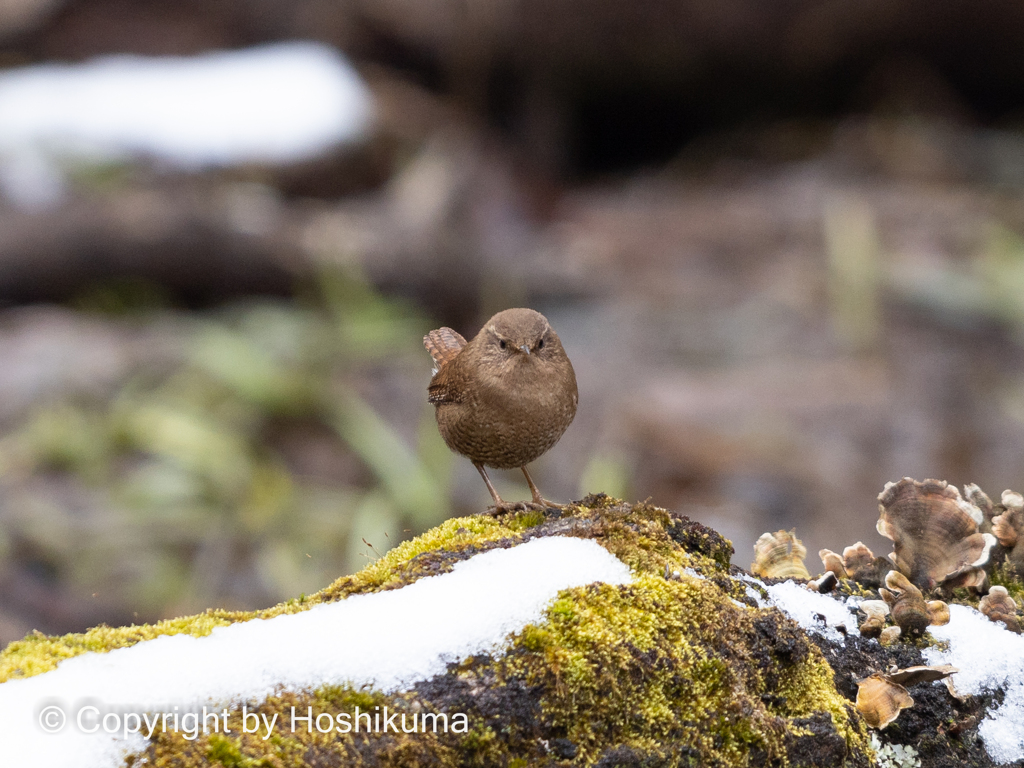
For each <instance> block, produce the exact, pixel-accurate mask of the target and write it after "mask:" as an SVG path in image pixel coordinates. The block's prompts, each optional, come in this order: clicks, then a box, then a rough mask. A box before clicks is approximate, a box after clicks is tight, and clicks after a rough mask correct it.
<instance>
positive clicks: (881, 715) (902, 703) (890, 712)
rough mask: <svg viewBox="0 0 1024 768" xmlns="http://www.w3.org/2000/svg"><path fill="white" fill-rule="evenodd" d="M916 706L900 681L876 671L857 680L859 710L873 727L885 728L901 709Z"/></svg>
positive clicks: (897, 715)
mask: <svg viewBox="0 0 1024 768" xmlns="http://www.w3.org/2000/svg"><path fill="white" fill-rule="evenodd" d="M912 706H914V699H913V698H912V697H911V696H910V694H909V693H908V692H907V689H906V688H904V687H903V686H902V685H900V684H899V683H894V682H892V681H890V680H888V679H886V677H885V676H884V675H882V674H881V673H879V672H876V673H875V674H873V675H870V676H869V677H866V678H864V679H863V680H858V681H857V711H858V712H860V713H861V715H862V716H863V717H864V721H865V722H866V723H867V724H868V725H869V726H871V727H872V728H879V729H881V728H885V726H887V725H888V724H889V723H891V722H892V721H893V720H895V719H896V718H897V717H899V714H900V711H901V710H904V709H906V708H907V707H912Z"/></svg>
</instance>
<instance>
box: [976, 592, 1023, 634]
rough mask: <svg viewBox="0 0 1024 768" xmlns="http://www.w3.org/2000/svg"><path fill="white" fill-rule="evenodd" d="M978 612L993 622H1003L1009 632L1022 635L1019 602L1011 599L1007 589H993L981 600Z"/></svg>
mask: <svg viewBox="0 0 1024 768" xmlns="http://www.w3.org/2000/svg"><path fill="white" fill-rule="evenodd" d="M978 610H979V611H981V612H982V613H983V614H985V615H986V616H988V618H989V619H990V620H991V621H1001V622H1002V623H1003V624H1004V625H1005V626H1006V628H1007V629H1008V630H1010V631H1011V632H1016V633H1017V634H1020V631H1021V626H1020V619H1019V618H1018V617H1017V602H1016V601H1015V600H1014V599H1013V598H1012V597H1010V593H1009V592H1007V591H1006V587H992V588H991V589H990V590H989V591H988V594H987V595H985V596H984V597H983V598H981V602H980V603H978Z"/></svg>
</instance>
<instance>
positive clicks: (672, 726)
mask: <svg viewBox="0 0 1024 768" xmlns="http://www.w3.org/2000/svg"><path fill="white" fill-rule="evenodd" d="M541 536H575V537H580V538H590V539H594V540H596V541H597V542H598V543H600V544H601V545H602V546H604V547H605V548H606V549H608V550H609V551H610V552H612V553H613V554H615V555H616V556H618V557H619V558H620V559H621V560H622V561H623V562H625V563H626V564H628V565H629V566H630V567H631V568H632V569H633V572H634V579H633V581H632V582H631V583H629V584H626V585H622V586H611V585H606V584H591V585H589V586H585V587H580V588H576V589H569V590H565V591H563V592H562V593H560V595H559V597H558V598H557V599H556V600H555V601H554V602H553V604H552V605H551V606H550V607H549V608H548V609H547V611H546V614H545V618H544V620H542V621H540V622H538V623H537V624H533V625H529V626H527V627H525V628H523V630H522V631H520V632H519V633H517V634H516V635H514V636H513V637H512V638H511V639H510V642H509V644H508V649H507V651H506V652H505V653H504V654H503V655H502V656H500V657H498V658H495V657H492V656H486V655H485V656H476V657H473V658H468V659H464V660H462V661H461V662H459V663H457V664H452V665H450V666H449V668H448V670H447V672H446V673H445V674H444V675H439V676H437V677H435V678H433V679H430V680H426V681H423V682H421V683H419V684H417V685H416V686H415V687H414V688H413V689H411V690H408V691H405V692H401V693H397V694H384V693H381V692H377V691H372V690H364V689H353V688H346V687H328V688H322V689H319V690H316V691H303V692H285V693H280V694H279V695H277V696H275V697H272V698H270V699H268V700H266V701H264V702H261V703H260V704H259V705H258V708H257V710H256V711H258V712H259V713H260V714H261V715H266V716H267V717H268V718H271V717H273V715H274V714H277V715H278V716H279V720H283V719H284V718H286V717H288V716H290V714H289V713H290V712H291V708H292V707H293V706H294V707H295V708H296V709H297V710H298V711H306V710H307V708H308V707H312V708H313V710H314V711H316V712H322V711H338V712H342V711H352V710H353V709H354V707H356V706H359V707H361V709H362V711H364V712H365V711H369V710H373V711H383V709H384V708H385V707H387V708H388V710H389V711H390V712H399V713H405V714H416V713H419V714H423V713H432V714H437V715H438V716H440V715H443V714H447V713H455V712H461V713H465V714H466V715H467V716H468V724H469V727H468V728H462V729H460V730H459V732H456V730H455V729H454V728H453V729H450V730H449V731H448V732H447V733H446V732H444V731H443V729H439V732H437V733H433V732H429V733H423V732H418V733H412V734H405V733H391V732H389V733H379V732H377V733H374V732H370V733H366V732H362V733H358V734H356V733H347V734H341V733H338V732H336V731H335V732H331V733H328V734H322V733H318V732H317V731H316V730H313V732H312V733H307V732H306V731H304V730H302V729H299V730H297V731H295V732H291V731H290V730H284V731H279V732H275V733H274V734H273V735H272V736H271V737H270V738H268V739H263V734H260V733H253V734H244V733H242V728H241V713H240V712H238V711H235V712H234V713H232V715H231V716H230V718H229V721H228V722H229V728H230V732H229V733H221V734H217V733H211V734H209V735H204V736H200V737H199V738H198V739H195V740H193V741H189V740H186V739H184V738H183V737H182V735H181V734H179V733H175V732H173V731H169V732H167V733H162V734H160V733H158V734H157V735H156V736H155V737H154V738H153V739H152V740H151V741H150V743H149V745H148V747H147V749H146V750H145V751H144V752H143V753H141V754H139V755H136V756H135V757H133V758H129V760H128V764H129V765H133V766H136V765H137V766H141V765H147V766H180V767H182V768H188V767H191V766H207V765H214V766H218V765H221V766H230V767H240V766H247V767H248V766H289V767H290V766H334V765H346V766H348V765H352V766H358V765H373V766H408V767H412V766H491V765H495V766H527V765H530V766H533V765H540V766H556V765H558V766H592V765H597V766H607V767H610V766H746V765H756V766H762V765H777V766H794V767H795V766H801V765H808V766H810V765H835V766H842V765H845V766H866V765H869V764H870V763H871V752H870V748H869V747H868V738H867V731H866V729H865V726H864V724H863V721H862V720H861V719H860V717H859V715H858V714H857V713H856V711H855V710H854V708H853V705H852V701H851V700H849V699H848V698H846V697H844V695H843V694H842V693H840V692H839V691H838V690H837V689H836V684H835V678H834V674H833V670H832V668H831V667H830V666H829V664H828V662H827V661H826V658H825V655H824V654H823V653H822V650H821V649H820V648H819V646H818V645H816V644H815V643H814V642H812V641H811V639H810V638H809V637H808V635H807V634H806V633H805V632H804V631H803V630H802V629H800V627H799V626H798V625H797V624H795V623H794V622H792V621H791V620H790V619H788V618H786V617H785V616H784V615H783V614H781V613H780V612H779V611H777V610H776V609H774V608H766V609H762V608H758V607H757V606H756V605H755V603H754V601H753V600H752V599H751V598H750V597H748V596H747V589H746V587H745V586H744V584H743V582H741V581H740V580H738V579H736V578H734V577H733V575H731V572H730V566H729V558H730V556H731V553H732V547H731V546H730V544H729V542H728V541H726V540H725V539H723V538H722V537H721V536H719V535H718V534H717V533H715V532H714V531H712V530H711V529H709V528H706V527H704V526H702V525H700V524H699V523H696V522H693V521H690V520H689V519H687V518H686V517H682V516H680V515H676V514H674V513H671V512H668V511H666V510H663V509H659V508H657V507H654V506H650V505H647V504H636V505H631V504H625V503H622V502H620V501H617V500H614V499H610V498H608V497H605V496H590V497H587V498H586V499H584V500H582V501H581V502H578V503H576V504H574V505H572V506H571V507H569V508H568V509H566V510H564V511H562V512H559V511H557V510H553V509H552V510H549V511H548V513H547V514H545V513H542V512H536V511H534V512H524V513H521V514H518V515H513V516H508V517H506V518H503V519H494V518H491V517H486V516H476V517H470V518H459V519H454V520H449V521H447V522H446V523H444V524H443V525H441V526H439V527H438V528H435V529H433V530H432V531H430V532H428V533H426V534H424V535H423V536H421V537H419V538H417V539H415V540H413V541H410V542H406V543H404V544H402V545H400V546H398V547H396V548H395V549H394V550H392V551H391V552H389V553H388V554H387V555H385V556H384V557H383V558H381V559H380V560H378V561H377V562H375V563H373V564H372V565H370V566H368V567H367V568H366V569H364V570H363V571H361V572H360V573H358V574H355V575H354V576H350V577H345V578H343V579H339V580H338V581H337V582H335V583H334V584H332V585H330V586H329V587H327V588H326V589H324V590H323V591H321V592H319V593H317V594H314V595H311V596H308V597H303V598H301V599H298V600H292V601H289V602H288V603H285V604H282V605H278V606H275V607H274V608H271V609H268V610H266V611H259V612H252V613H230V612H216V611H211V612H207V613H205V614H201V615H199V616H193V617H187V618H183V619H177V620H174V621H167V622H161V623H159V624H155V625H151V626H142V627H125V628H119V629H112V628H108V627H102V628H97V629H93V630H90V631H89V632H87V633H84V634H80V635H66V636H64V637H59V638H47V637H45V636H42V635H33V636H30V637H28V638H26V639H25V640H23V641H20V642H17V643H12V644H11V645H10V646H9V647H8V648H7V649H6V650H5V651H4V652H3V653H2V654H0V680H6V679H11V678H17V677H27V676H31V675H34V674H39V673H41V672H45V671H47V670H49V669H52V668H53V667H55V666H56V664H57V663H58V662H59V661H60V660H61V659H64V658H68V657H69V656H73V655H77V654H79V653H84V652H87V651H94V652H103V651H106V650H111V649H114V648H120V647H124V646H127V645H131V644H134V643H136V642H139V641H141V640H145V639H148V638H151V637H155V636H157V635H160V634H176V633H182V632H185V633H190V634H194V635H204V634H208V633H209V632H210V631H211V630H212V628H213V627H215V626H219V625H223V624H228V623H231V622H234V621H242V620H247V619H251V618H256V617H270V616H274V615H277V614H281V613H293V612H297V611H302V610H306V609H307V608H308V607H310V606H312V605H316V604H319V603H322V602H329V601H334V600H341V599H344V598H345V597H347V596H348V595H352V594H357V593H365V592H374V591H379V590H385V589H396V588H400V587H402V586H404V585H406V584H409V583H411V582H413V581H415V580H416V579H418V578H420V577H423V576H431V575H435V574H438V573H443V572H446V571H448V570H450V569H451V567H452V566H453V564H454V563H456V562H458V561H460V560H464V559H466V558H468V557H471V556H473V555H474V554H477V553H479V552H482V551H485V550H488V549H493V548H495V547H512V546H515V545H517V544H519V543H522V542H524V541H527V540H530V539H533V538H537V537H541ZM251 710H252V708H251V707H250V711H251Z"/></svg>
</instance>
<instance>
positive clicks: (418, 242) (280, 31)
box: [0, 0, 1024, 643]
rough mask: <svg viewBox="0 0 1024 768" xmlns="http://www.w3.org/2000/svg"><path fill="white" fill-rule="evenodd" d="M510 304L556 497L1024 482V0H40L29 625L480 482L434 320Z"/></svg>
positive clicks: (16, 608)
mask: <svg viewBox="0 0 1024 768" xmlns="http://www.w3.org/2000/svg"><path fill="white" fill-rule="evenodd" d="M218 52H228V53H218ZM125 54H131V55H133V57H131V58H125V56H124V55H125ZM112 55H116V56H115V58H109V57H110V56H112ZM140 57H144V58H140ZM169 57H175V58H169ZM509 306H531V307H534V308H535V309H538V310H539V311H541V312H543V313H545V314H546V315H547V316H548V318H549V319H550V320H551V322H552V325H553V326H554V327H555V328H556V329H557V330H558V332H559V334H560V335H561V337H562V340H563V343H564V345H565V347H566V349H567V350H568V352H569V355H570V357H571V358H572V361H573V363H574V365H575V368H576V372H577V377H578V379H579V387H580V409H579V413H578V415H577V418H576V421H575V423H574V424H573V425H572V427H571V428H570V429H569V431H568V432H567V433H566V435H565V436H564V437H563V439H562V440H561V442H560V443H559V444H558V446H556V448H554V449H553V450H552V451H550V452H549V453H548V454H547V455H546V456H545V457H543V458H542V459H541V460H539V461H538V462H537V463H536V465H535V468H534V473H535V474H534V476H535V477H536V478H537V481H538V484H539V485H540V487H541V488H542V489H543V490H544V493H545V495H547V496H548V497H549V498H554V499H560V500H567V499H570V498H580V497H581V496H582V495H583V494H585V493H587V492H598V491H605V492H608V493H610V494H613V495H619V496H625V497H627V498H629V499H644V498H648V497H649V498H650V499H651V500H652V501H653V502H654V503H656V504H658V505H661V506H665V507H669V508H672V509H676V510H678V511H680V512H682V513H684V514H687V515H689V516H690V517H691V518H694V519H697V520H700V521H701V522H703V523H705V524H707V525H711V526H713V527H715V528H716V529H718V530H719V531H720V532H721V533H723V534H724V535H725V536H727V537H729V538H730V539H731V540H732V541H733V543H734V545H735V548H736V555H735V557H734V562H736V563H737V564H739V565H742V566H745V567H746V566H748V565H749V563H750V561H751V559H752V554H753V551H752V544H753V542H754V540H755V539H756V538H757V536H758V535H759V534H760V533H762V532H763V531H768V530H777V529H779V528H787V529H789V528H795V529H796V530H797V534H798V535H799V536H800V537H801V538H802V539H803V540H804V542H805V543H806V544H807V546H808V549H809V550H810V552H811V557H810V558H809V566H810V568H811V570H812V572H813V571H815V568H816V567H818V566H817V559H816V557H815V555H814V553H815V552H817V550H818V549H819V548H821V547H829V548H831V549H835V550H841V549H842V548H843V547H844V546H846V545H849V544H852V543H854V542H855V541H857V540H858V539H862V540H864V541H865V542H866V543H867V544H868V545H869V546H871V547H873V548H875V550H876V552H880V553H884V552H887V551H888V550H889V547H888V546H887V544H886V543H885V542H884V540H882V539H881V538H880V537H879V536H878V535H877V534H876V533H875V531H874V525H875V520H876V519H877V503H876V496H877V495H878V493H879V492H880V491H881V489H882V486H883V485H884V483H885V482H886V481H888V480H895V479H898V478H900V477H902V476H904V475H910V476H914V477H917V478H918V479H924V478H925V477H938V478H944V479H947V480H949V481H950V482H954V483H956V484H958V485H962V484H963V483H966V482H977V483H979V484H980V485H981V486H982V488H984V489H985V490H986V491H988V493H989V494H990V495H993V496H995V497H998V494H999V493H1000V492H1001V491H1002V490H1003V489H1004V488H1010V487H1012V488H1015V489H1018V490H1021V489H1024V476H1022V469H1024V375H1022V367H1021V362H1022V344H1024V6H1021V5H1020V4H1018V3H1014V2H993V3H986V4H984V5H983V6H978V5H975V4H968V3H947V4H941V5H935V4H933V3H926V2H923V1H919V0H886V1H885V2H875V1H873V0H870V1H869V2H861V3H835V2H826V1H823V0H788V1H786V2H775V3H761V2H754V1H753V0H728V1H726V2H716V3H700V2H693V1H691V0H673V1H671V2H670V1H669V0H640V1H638V2H634V3H621V2H607V1H606V0H574V1H569V0H544V2H536V1H534V0H470V1H465V0H290V2H280V1H275V0H216V2H211V1H210V0H204V1H203V2H198V1H196V0H177V1H176V2H170V0H0V643H2V642H7V641H10V640H13V639H16V638H19V637H21V636H23V635H24V634H25V633H27V632H29V631H31V630H33V629H39V630H42V631H44V632H47V633H57V632H67V631H75V630H81V629H84V628H86V627H88V626H91V625H95V624H98V623H101V622H106V623H109V624H112V625H113V624H121V623H128V622H133V621H136V622H141V621H152V620H154V619H158V618H162V617H168V616H173V615H178V614H181V613H185V612H192V611H198V610H202V609H204V608H207V607H225V608H254V607H260V606H266V605H269V604H273V603H274V602H277V601H279V600H282V599H285V598H289V597H295V596H297V595H299V594H301V593H308V592H312V591H315V590H317V589H319V588H321V587H323V586H325V585H326V584H328V583H330V582H331V581H332V580H333V579H335V578H337V577H338V576H341V575H343V574H346V573H349V572H352V571H354V570H357V569H358V568H360V567H361V566H362V565H363V564H364V563H366V562H367V559H368V558H374V557H377V556H378V554H379V553H382V552H384V551H385V550H387V549H388V548H390V547H391V546H393V545H394V544H396V543H397V542H399V541H401V540H403V539H405V538H408V537H411V536H413V535H415V534H417V533H419V532H421V531H423V530H425V529H426V528H428V527H430V526H432V525H435V524H436V523H438V522H439V521H441V520H443V519H445V518H446V517H449V516H452V515H456V514H465V513H472V512H477V511H480V510H481V509H483V508H484V507H485V506H486V505H487V504H488V503H489V501H490V499H489V496H488V495H487V492H486V489H485V488H484V486H483V483H482V482H480V479H479V477H478V476H477V474H476V471H475V470H474V469H473V467H472V465H471V464H470V463H469V462H468V461H466V460H463V459H461V458H457V457H453V456H452V455H450V454H449V453H448V451H447V449H446V448H445V447H444V445H443V443H442V442H441V440H440V438H439V437H438V435H437V431H436V428H435V426H434V422H433V414H432V408H431V407H430V406H428V405H427V403H426V385H427V382H428V381H429V378H430V367H431V366H430V360H429V357H428V356H427V354H426V352H425V351H424V350H423V348H422V346H421V342H420V340H421V338H422V335H423V334H424V333H425V332H426V331H427V330H429V329H430V328H432V327H437V326H439V325H448V326H451V327H453V328H455V329H457V330H459V331H460V332H462V333H463V334H464V335H466V336H470V335H472V334H474V333H475V332H476V331H477V329H478V328H479V327H480V324H481V323H482V322H483V321H484V320H485V319H486V318H487V317H489V316H490V314H492V313H493V312H495V311H497V310H500V309H503V308H506V307H509ZM516 474H517V473H511V472H509V473H503V472H498V473H496V477H495V480H496V482H497V485H498V488H499V490H500V491H501V492H502V494H503V495H505V494H507V496H506V497H507V498H508V497H511V498H525V497H528V495H529V494H528V492H527V490H526V488H525V487H524V486H522V484H521V481H520V479H519V478H518V477H517V476H516Z"/></svg>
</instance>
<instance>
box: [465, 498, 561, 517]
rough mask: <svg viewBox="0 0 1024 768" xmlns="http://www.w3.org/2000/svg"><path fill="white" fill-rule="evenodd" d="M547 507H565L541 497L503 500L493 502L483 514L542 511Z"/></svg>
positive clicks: (558, 508)
mask: <svg viewBox="0 0 1024 768" xmlns="http://www.w3.org/2000/svg"><path fill="white" fill-rule="evenodd" d="M548 509H557V510H559V511H562V510H564V509H565V505H564V504H555V503H554V502H553V501H548V500H547V499H542V500H541V501H539V502H537V501H503V502H501V504H493V505H491V506H489V507H488V508H487V509H486V510H484V514H485V515H490V516H491V517H499V516H500V515H507V514H511V513H514V512H544V511H545V510H548Z"/></svg>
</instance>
